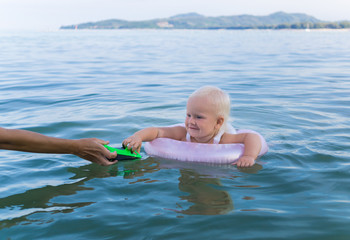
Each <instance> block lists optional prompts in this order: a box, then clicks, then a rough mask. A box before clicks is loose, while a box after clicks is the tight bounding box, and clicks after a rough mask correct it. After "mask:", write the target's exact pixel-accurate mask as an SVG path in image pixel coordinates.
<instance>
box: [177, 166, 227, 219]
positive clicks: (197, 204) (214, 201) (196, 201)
mask: <svg viewBox="0 0 350 240" xmlns="http://www.w3.org/2000/svg"><path fill="white" fill-rule="evenodd" d="M219 186H222V185H221V183H220V179H219V178H207V177H204V176H201V175H200V174H198V173H197V172H196V171H194V170H180V177H179V189H180V190H181V191H183V192H186V193H188V195H184V196H180V199H181V200H186V201H188V202H190V203H192V204H193V205H191V206H190V207H189V208H188V209H184V210H180V211H178V212H181V213H183V214H188V215H195V214H200V215H217V214H226V213H228V212H230V211H231V210H233V202H232V199H231V196H230V194H229V193H228V192H226V191H224V190H220V189H218V188H217V187H219ZM178 205H179V206H181V204H180V203H179V204H178Z"/></svg>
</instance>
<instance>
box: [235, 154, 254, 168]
mask: <svg viewBox="0 0 350 240" xmlns="http://www.w3.org/2000/svg"><path fill="white" fill-rule="evenodd" d="M254 163H255V159H254V158H253V157H251V156H242V157H240V158H239V159H238V161H237V162H235V163H233V165H237V167H251V166H253V165H254Z"/></svg>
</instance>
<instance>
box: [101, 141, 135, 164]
mask: <svg viewBox="0 0 350 240" xmlns="http://www.w3.org/2000/svg"><path fill="white" fill-rule="evenodd" d="M104 146H105V148H107V149H108V150H109V151H110V152H117V158H115V159H116V160H118V161H123V160H134V159H141V158H142V156H141V155H140V154H139V153H138V152H131V151H130V150H129V149H127V148H113V147H110V146H108V145H104ZM115 159H110V160H111V161H113V160H115Z"/></svg>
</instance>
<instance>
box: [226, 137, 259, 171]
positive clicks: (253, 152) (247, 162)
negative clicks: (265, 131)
mask: <svg viewBox="0 0 350 240" xmlns="http://www.w3.org/2000/svg"><path fill="white" fill-rule="evenodd" d="M225 135H226V136H225V138H224V139H223V140H225V142H224V143H243V144H244V153H243V155H242V156H241V157H240V158H239V159H238V161H237V162H235V163H234V165H237V167H250V166H253V165H254V163H255V159H256V158H257V157H258V155H259V153H260V150H261V140H260V137H259V135H257V134H254V133H241V134H225Z"/></svg>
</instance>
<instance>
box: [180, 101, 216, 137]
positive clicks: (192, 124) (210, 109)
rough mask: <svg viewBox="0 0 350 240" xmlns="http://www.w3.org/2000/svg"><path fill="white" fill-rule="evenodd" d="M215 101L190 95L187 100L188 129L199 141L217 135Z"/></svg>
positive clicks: (186, 122)
mask: <svg viewBox="0 0 350 240" xmlns="http://www.w3.org/2000/svg"><path fill="white" fill-rule="evenodd" d="M216 112H217V111H216V109H215V106H214V104H213V103H211V102H210V101H209V100H208V99H207V98H206V97H190V98H189V99H188V101H187V116H186V121H185V125H186V130H187V132H188V133H189V134H190V135H191V137H193V138H195V139H196V140H197V141H198V142H207V141H208V140H211V138H213V137H215V134H216V133H217V130H218V129H219V128H220V127H221V125H220V124H218V117H217V114H216Z"/></svg>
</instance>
